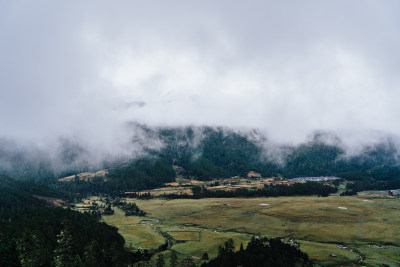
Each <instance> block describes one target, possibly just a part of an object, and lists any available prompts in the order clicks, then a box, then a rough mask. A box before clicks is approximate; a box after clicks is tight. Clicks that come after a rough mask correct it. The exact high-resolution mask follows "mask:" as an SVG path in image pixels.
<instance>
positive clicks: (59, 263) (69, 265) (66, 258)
mask: <svg viewBox="0 0 400 267" xmlns="http://www.w3.org/2000/svg"><path fill="white" fill-rule="evenodd" d="M54 254H55V256H54V265H55V266H56V267H74V265H75V260H76V258H75V255H74V247H73V238H72V230H71V229H70V227H69V226H68V225H65V227H64V229H63V230H61V233H60V234H59V235H57V247H56V249H55V251H54Z"/></svg>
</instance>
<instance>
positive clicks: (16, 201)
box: [0, 176, 70, 213]
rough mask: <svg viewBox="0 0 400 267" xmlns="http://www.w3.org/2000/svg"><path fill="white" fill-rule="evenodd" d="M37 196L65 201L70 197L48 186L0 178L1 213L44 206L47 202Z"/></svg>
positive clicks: (4, 177)
mask: <svg viewBox="0 0 400 267" xmlns="http://www.w3.org/2000/svg"><path fill="white" fill-rule="evenodd" d="M35 196H42V197H54V198H63V199H67V198H69V197H70V196H69V195H68V194H66V193H62V192H59V191H57V190H54V189H52V188H49V187H47V186H43V185H38V184H34V183H31V182H27V181H17V180H14V179H12V178H9V177H6V176H0V213H2V212H6V211H19V210H22V209H25V208H34V207H42V206H44V205H45V202H44V201H42V200H39V199H38V198H37V197H35Z"/></svg>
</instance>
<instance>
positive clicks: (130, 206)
mask: <svg viewBox="0 0 400 267" xmlns="http://www.w3.org/2000/svg"><path fill="white" fill-rule="evenodd" d="M112 204H113V205H114V206H115V207H118V208H120V209H121V210H123V211H124V212H125V216H141V217H144V216H146V212H145V211H144V210H141V209H140V208H139V207H138V206H137V205H136V203H127V202H126V201H121V200H120V199H116V200H115V201H113V202H112Z"/></svg>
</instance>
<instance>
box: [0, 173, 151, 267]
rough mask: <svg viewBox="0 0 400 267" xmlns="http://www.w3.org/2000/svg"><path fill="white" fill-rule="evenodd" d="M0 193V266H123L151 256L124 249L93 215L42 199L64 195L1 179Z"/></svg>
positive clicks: (111, 229) (112, 231)
mask: <svg viewBox="0 0 400 267" xmlns="http://www.w3.org/2000/svg"><path fill="white" fill-rule="evenodd" d="M0 193H1V194H0V218H1V219H0V265H1V266H127V265H128V264H132V263H134V262H137V261H139V260H145V259H148V258H149V257H150V256H151V255H150V254H146V253H147V252H146V253H144V254H143V253H140V252H134V251H133V250H130V249H128V248H126V247H125V241H124V239H123V237H122V236H121V235H120V234H119V233H118V230H117V229H116V228H115V227H112V226H109V225H107V224H105V223H102V222H99V220H98V219H99V214H97V213H80V212H77V211H74V210H72V209H70V208H66V207H54V206H50V204H49V203H48V202H46V201H45V200H44V199H42V198H43V197H52V198H58V199H64V200H65V201H70V199H68V197H70V195H66V194H65V193H62V192H59V191H56V190H54V189H51V188H48V187H45V186H41V185H35V184H32V183H29V182H21V181H15V180H13V179H11V178H8V177H5V176H1V177H0ZM99 233H101V234H99Z"/></svg>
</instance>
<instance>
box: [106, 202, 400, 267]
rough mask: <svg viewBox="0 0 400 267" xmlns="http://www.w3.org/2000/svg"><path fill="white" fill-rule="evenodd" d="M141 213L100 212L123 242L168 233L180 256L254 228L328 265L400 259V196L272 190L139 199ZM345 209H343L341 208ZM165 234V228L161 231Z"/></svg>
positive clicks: (238, 238)
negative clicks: (277, 193)
mask: <svg viewBox="0 0 400 267" xmlns="http://www.w3.org/2000/svg"><path fill="white" fill-rule="evenodd" d="M369 195H370V194H368V196H369ZM127 201H128V202H135V203H136V204H137V205H138V206H139V208H140V209H142V210H144V211H145V212H147V213H148V215H147V217H145V218H143V217H135V216H130V217H126V216H124V213H123V212H121V211H120V210H118V209H116V212H115V214H114V215H111V216H103V220H104V221H105V222H107V223H109V224H111V225H115V226H118V227H119V232H120V233H121V234H122V235H123V236H124V237H125V239H126V241H127V244H130V243H131V244H132V245H133V246H134V247H135V248H138V247H141V248H147V249H152V248H156V247H158V246H160V245H162V244H163V243H165V233H167V234H168V235H169V236H171V237H172V239H171V240H172V246H171V249H173V250H175V251H177V252H178V253H180V255H181V257H184V256H187V255H190V256H193V257H195V259H196V258H201V256H202V254H203V253H204V252H207V253H208V254H209V255H210V257H214V256H216V254H217V249H218V245H221V244H223V243H224V242H225V241H226V240H227V239H228V238H232V239H233V240H234V242H235V245H236V247H237V248H238V247H239V246H240V243H241V242H243V244H247V242H248V241H249V240H250V238H251V237H252V236H267V237H280V238H282V239H284V240H285V242H288V243H292V244H294V245H299V246H300V249H301V250H303V251H305V252H306V253H307V254H308V255H309V256H310V257H311V258H312V259H314V260H316V261H319V262H322V263H323V264H325V265H327V266H329V265H336V266H337V265H352V264H354V265H356V264H364V265H367V266H376V264H387V265H389V266H398V265H400V224H399V222H400V216H399V212H398V211H399V208H400V201H399V199H398V198H384V197H380V198H375V197H367V195H366V196H363V197H353V196H352V197H339V196H330V197H325V198H322V197H315V196H313V197H276V198H248V199H245V198H228V199H211V198H208V199H184V200H183V199H177V200H163V199H151V200H137V199H127ZM339 207H342V208H346V209H342V208H339ZM163 234H164V235H163ZM199 262H200V261H199Z"/></svg>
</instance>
